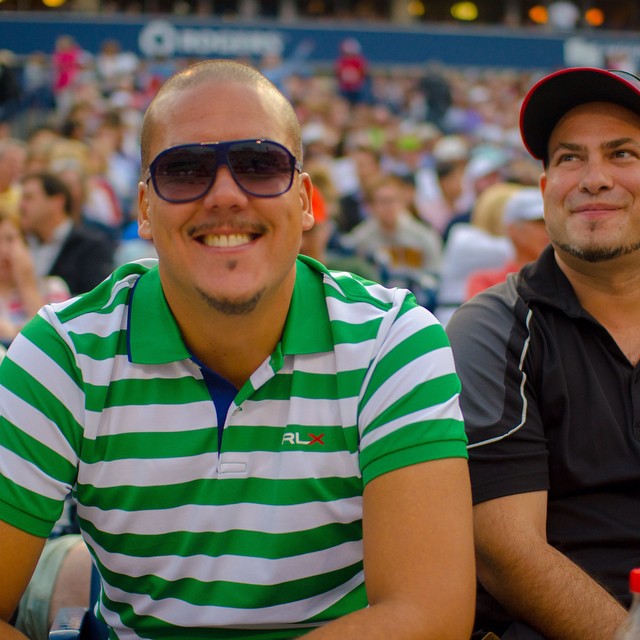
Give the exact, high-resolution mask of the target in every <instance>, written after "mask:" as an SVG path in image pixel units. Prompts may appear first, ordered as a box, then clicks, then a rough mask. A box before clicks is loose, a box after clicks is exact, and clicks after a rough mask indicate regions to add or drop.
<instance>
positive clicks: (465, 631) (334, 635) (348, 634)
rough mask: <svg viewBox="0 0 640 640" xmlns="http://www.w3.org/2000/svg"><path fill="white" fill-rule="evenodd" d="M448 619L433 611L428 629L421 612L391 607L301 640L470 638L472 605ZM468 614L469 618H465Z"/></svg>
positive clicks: (335, 624) (345, 620)
mask: <svg viewBox="0 0 640 640" xmlns="http://www.w3.org/2000/svg"><path fill="white" fill-rule="evenodd" d="M467 605H468V606H467V607H466V608H465V607H464V605H463V606H462V608H461V609H459V610H457V611H454V610H453V608H452V609H451V611H450V612H449V614H448V615H447V613H444V612H442V611H440V610H439V611H433V615H432V616H430V620H429V627H428V628H426V627H425V625H424V611H420V612H416V615H412V613H411V612H410V611H409V610H403V609H402V608H395V607H391V606H383V605H379V606H372V607H368V608H367V609H362V610H360V611H355V612H354V613H350V614H349V615H346V616H344V617H343V618H339V619H337V620H334V621H333V622H330V623H329V624H327V625H325V626H323V627H321V628H319V629H316V630H315V631H313V632H311V633H309V634H308V635H305V636H304V639H305V640H307V638H308V640H361V639H362V640H388V639H389V638H393V640H460V638H468V637H469V636H470V635H471V626H472V621H473V615H472V612H473V602H469V603H467ZM465 613H468V615H465Z"/></svg>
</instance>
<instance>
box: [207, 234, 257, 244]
mask: <svg viewBox="0 0 640 640" xmlns="http://www.w3.org/2000/svg"><path fill="white" fill-rule="evenodd" d="M202 242H203V243H204V244H206V245H207V246H208V247H239V246H240V245H242V244H248V243H249V242H251V236H249V235H247V234H246V233H234V234H232V235H223V236H217V235H215V236H214V235H210V236H204V237H203V238H202Z"/></svg>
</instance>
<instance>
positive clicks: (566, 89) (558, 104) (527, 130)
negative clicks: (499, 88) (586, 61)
mask: <svg viewBox="0 0 640 640" xmlns="http://www.w3.org/2000/svg"><path fill="white" fill-rule="evenodd" d="M588 102H613V103H616V104H619V105H621V106H623V107H626V108H627V109H630V110H631V111H634V112H636V113H638V114H640V80H639V79H638V78H636V77H635V76H633V75H632V74H630V73H626V72H624V71H607V70H605V69H597V68H589V67H574V68H570V69H562V70H561V71H556V72H555V73H552V74H550V75H548V76H546V77H545V78H543V79H542V80H540V81H539V82H537V83H536V84H535V85H534V86H533V87H532V88H531V90H530V91H529V93H528V94H527V95H526V97H525V99H524V101H523V103H522V108H521V110H520V134H521V135H522V141H523V142H524V146H525V147H526V148H527V150H528V151H529V153H530V154H531V155H532V156H533V157H534V158H537V159H538V160H543V159H544V158H545V157H546V155H547V145H548V142H549V138H550V137H551V132H552V131H553V128H554V127H555V126H556V124H557V123H558V121H559V120H560V118H562V116H563V115H564V114H565V113H567V111H570V110H571V109H573V108H574V107H577V106H578V105H581V104H586V103H588Z"/></svg>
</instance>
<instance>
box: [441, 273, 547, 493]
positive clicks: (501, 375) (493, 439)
mask: <svg viewBox="0 0 640 640" xmlns="http://www.w3.org/2000/svg"><path fill="white" fill-rule="evenodd" d="M531 324H532V314H531V311H529V309H528V308H527V307H526V305H525V304H524V303H523V302H522V300H521V299H520V298H519V297H518V296H517V295H516V293H515V288H514V281H511V282H510V283H507V284H504V285H499V286H498V287H493V288H492V289H490V290H487V291H485V292H483V293H481V294H479V295H477V296H475V297H474V298H473V299H472V300H470V301H469V302H467V303H466V304H464V305H462V307H460V308H459V309H458V310H457V311H456V312H455V313H454V315H453V317H452V318H451V320H450V321H449V323H448V324H447V334H448V335H449V339H450V340H451V346H452V348H453V353H454V358H455V362H456V370H457V372H458V374H459V376H460V380H461V382H462V392H461V396H460V405H461V407H462V413H463V415H464V421H465V428H466V431H467V436H468V438H469V468H470V473H471V485H472V491H473V500H474V503H479V502H484V501H486V500H491V499H494V498H499V497H502V496H507V495H513V494H518V493H526V492H530V491H541V490H547V489H548V486H549V471H548V449H547V441H546V437H545V433H544V428H543V424H542V420H541V416H540V411H539V407H538V401H537V397H536V392H535V379H536V375H535V368H536V365H535V360H534V357H533V351H534V350H532V349H531V342H532V336H531V331H530V327H531Z"/></svg>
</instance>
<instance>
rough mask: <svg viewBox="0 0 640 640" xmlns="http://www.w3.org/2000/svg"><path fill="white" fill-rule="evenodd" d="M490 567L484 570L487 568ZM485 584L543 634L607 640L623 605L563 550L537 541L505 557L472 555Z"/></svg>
mask: <svg viewBox="0 0 640 640" xmlns="http://www.w3.org/2000/svg"><path fill="white" fill-rule="evenodd" d="M489 568H490V570H489ZM478 575H479V577H480V580H481V582H482V583H483V584H484V586H485V587H486V588H487V590H488V591H489V592H490V593H491V594H492V595H493V596H494V597H496V598H497V599H498V600H499V601H500V602H502V603H503V604H504V605H505V606H506V607H507V608H508V609H509V610H510V611H511V612H512V613H513V614H515V615H516V616H517V617H519V618H520V619H522V620H524V621H526V622H527V623H528V624H529V625H531V626H532V627H534V628H535V629H537V630H538V631H539V632H540V633H542V634H543V635H544V636H545V638H547V639H548V640H556V639H557V640H610V639H611V638H612V637H613V634H614V631H615V629H616V628H617V627H618V626H619V625H620V623H621V622H622V620H623V619H624V617H625V610H624V608H623V607H622V606H621V605H620V604H619V603H618V602H617V601H616V600H615V599H614V598H613V597H612V596H611V595H610V594H609V593H608V592H607V591H606V590H605V589H604V588H603V587H601V586H600V585H599V584H598V583H596V582H595V581H594V580H593V579H592V578H591V577H589V576H588V575H587V574H586V573H585V572H584V571H582V569H580V568H579V567H578V566H577V565H575V564H574V563H573V562H571V561H570V560H569V559H568V558H567V557H566V556H564V555H563V554H561V553H560V552H559V551H557V550H556V549H554V548H553V547H551V546H549V545H548V544H546V543H542V542H541V543H540V544H535V545H531V546H529V548H528V549H527V551H526V553H524V554H522V556H520V557H518V558H517V560H514V561H512V562H509V563H505V562H502V561H498V562H489V563H487V562H486V561H485V559H483V558H482V554H481V553H480V554H479V557H478Z"/></svg>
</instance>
